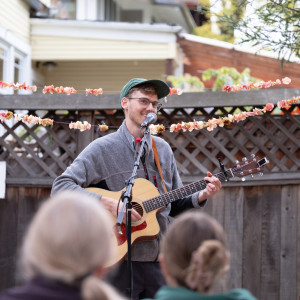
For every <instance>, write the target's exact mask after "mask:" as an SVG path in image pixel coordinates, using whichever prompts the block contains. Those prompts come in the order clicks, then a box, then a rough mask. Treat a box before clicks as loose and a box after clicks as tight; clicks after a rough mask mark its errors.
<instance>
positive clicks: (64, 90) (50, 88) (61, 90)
mask: <svg viewBox="0 0 300 300" xmlns="http://www.w3.org/2000/svg"><path fill="white" fill-rule="evenodd" d="M6 87H9V88H11V87H13V88H14V89H15V90H27V91H30V92H36V91H37V89H38V87H37V86H36V85H26V83H25V82H24V83H22V84H19V83H13V82H11V83H8V82H4V81H0V88H6ZM42 93H43V94H54V93H56V94H66V95H71V94H77V90H75V89H74V88H73V87H63V86H59V87H55V86H54V85H53V84H52V85H46V86H44V87H43V89H42ZM102 94H103V89H102V88H98V89H85V95H86V96H88V95H94V96H98V95H102ZM174 94H176V95H181V94H182V90H180V89H176V88H170V94H169V96H171V95H174Z"/></svg>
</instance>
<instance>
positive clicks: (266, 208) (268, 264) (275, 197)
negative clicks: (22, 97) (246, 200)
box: [259, 186, 281, 300]
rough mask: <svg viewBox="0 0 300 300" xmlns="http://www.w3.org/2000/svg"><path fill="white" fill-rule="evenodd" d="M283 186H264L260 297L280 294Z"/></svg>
mask: <svg viewBox="0 0 300 300" xmlns="http://www.w3.org/2000/svg"><path fill="white" fill-rule="evenodd" d="M280 222H281V187H280V186H273V187H269V186H266V187H263V192H262V227H261V229H262V236H261V250H262V251H261V274H260V280H261V290H260V297H259V299H274V300H279V295H280V233H281V230H280Z"/></svg>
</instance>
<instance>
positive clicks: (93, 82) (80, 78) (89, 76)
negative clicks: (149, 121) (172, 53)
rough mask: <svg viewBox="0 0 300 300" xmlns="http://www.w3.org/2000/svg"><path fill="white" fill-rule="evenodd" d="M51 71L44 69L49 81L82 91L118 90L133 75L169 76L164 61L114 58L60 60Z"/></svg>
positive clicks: (107, 91)
mask: <svg viewBox="0 0 300 300" xmlns="http://www.w3.org/2000/svg"><path fill="white" fill-rule="evenodd" d="M56 63H57V66H56V67H54V69H53V70H52V71H51V72H49V71H47V70H46V68H45V67H40V68H41V69H40V71H41V72H43V74H44V76H45V80H46V81H45V84H46V85H51V84H53V85H54V86H61V85H62V86H73V87H74V88H75V89H76V90H77V91H78V93H84V92H85V89H86V88H93V89H94V88H100V87H101V88H103V91H104V93H118V92H120V90H121V88H122V87H123V85H124V84H125V83H126V82H127V81H128V80H129V79H131V78H133V77H140V78H147V79H153V78H155V79H162V80H164V79H165V61H164V60H133V61H125V60H118V61H116V60H114V61H88V62H87V61H69V62H66V61H64V62H56Z"/></svg>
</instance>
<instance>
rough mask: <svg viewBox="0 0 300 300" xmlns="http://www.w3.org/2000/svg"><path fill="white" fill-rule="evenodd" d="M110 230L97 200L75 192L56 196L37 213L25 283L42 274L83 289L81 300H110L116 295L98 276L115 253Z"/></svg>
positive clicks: (25, 252) (25, 255) (25, 253)
mask: <svg viewBox="0 0 300 300" xmlns="http://www.w3.org/2000/svg"><path fill="white" fill-rule="evenodd" d="M112 228H113V227H112V222H111V218H110V217H109V215H108V213H107V212H106V210H105V209H104V208H103V206H102V205H101V203H100V202H99V201H97V200H96V199H94V198H92V197H90V196H88V195H86V194H83V193H80V192H74V191H65V192H62V193H59V194H56V195H55V196H54V197H53V198H50V199H49V200H47V201H46V202H45V203H44V204H43V205H42V206H41V208H40V209H39V210H38V212H37V214H36V215H35V216H34V218H33V220H32V222H31V224H30V226H29V229H28V232H27V234H26V236H25V240H24V244H23V248H22V253H21V267H22V269H23V272H24V277H25V279H31V278H34V277H36V276H44V277H46V278H50V279H53V280H56V281H60V282H62V283H65V284H69V285H76V286H79V287H80V288H81V294H82V297H83V299H112V298H111V293H115V292H114V291H113V289H112V288H110V287H109V286H108V285H107V284H105V283H104V282H102V281H100V280H99V278H98V276H101V274H103V273H104V270H105V265H106V264H107V263H108V261H109V260H110V259H111V258H112V255H114V250H115V249H114V248H113V245H112V234H113V231H112ZM96 274H97V275H96ZM115 296H116V298H114V299H118V296H117V295H115Z"/></svg>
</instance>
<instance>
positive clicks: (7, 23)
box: [0, 0, 30, 43]
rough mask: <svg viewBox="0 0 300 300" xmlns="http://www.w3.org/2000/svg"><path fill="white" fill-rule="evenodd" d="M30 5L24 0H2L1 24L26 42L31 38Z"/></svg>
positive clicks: (0, 0)
mask: <svg viewBox="0 0 300 300" xmlns="http://www.w3.org/2000/svg"><path fill="white" fill-rule="evenodd" d="M29 21H30V18H29V6H28V5H27V4H26V3H25V1H22V0H0V25H1V26H3V27H4V28H6V29H8V30H10V31H11V32H13V33H14V34H15V35H16V36H17V37H19V38H21V39H22V40H23V41H25V42H26V43H29V40H30V23H29Z"/></svg>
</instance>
